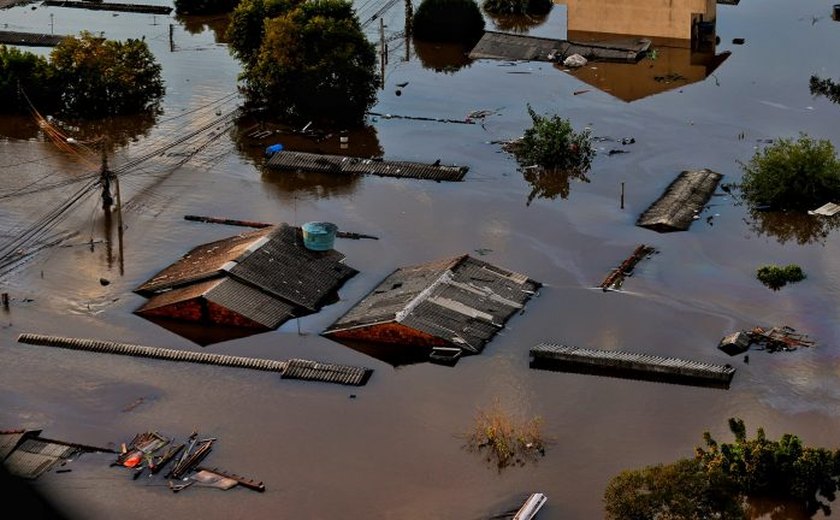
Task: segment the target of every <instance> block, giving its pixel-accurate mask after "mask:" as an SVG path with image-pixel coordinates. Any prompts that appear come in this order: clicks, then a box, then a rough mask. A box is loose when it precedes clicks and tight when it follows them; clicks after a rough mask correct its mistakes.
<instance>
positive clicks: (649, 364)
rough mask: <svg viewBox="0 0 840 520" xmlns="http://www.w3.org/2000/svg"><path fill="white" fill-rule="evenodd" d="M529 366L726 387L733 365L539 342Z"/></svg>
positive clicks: (731, 374)
mask: <svg viewBox="0 0 840 520" xmlns="http://www.w3.org/2000/svg"><path fill="white" fill-rule="evenodd" d="M530 354H531V368H536V369H543V370H555V371H559V372H574V373H581V374H593V375H604V376H612V377H623V378H628V379H641V380H645V381H658V382H663V383H677V384H687V385H695V386H710V387H717V388H729V384H730V383H731V382H732V378H733V376H734V375H735V369H734V368H733V367H732V366H730V365H717V364H712V363H703V362H700V361H691V360H686V359H678V358H673V357H663V356H657V355H652V354H640V353H635V352H625V351H620V350H601V349H587V348H580V347H573V346H569V345H559V344H554V343H541V344H539V345H537V346H535V347H533V348H532V349H531V352H530Z"/></svg>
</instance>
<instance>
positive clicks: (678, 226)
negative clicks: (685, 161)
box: [636, 169, 723, 233]
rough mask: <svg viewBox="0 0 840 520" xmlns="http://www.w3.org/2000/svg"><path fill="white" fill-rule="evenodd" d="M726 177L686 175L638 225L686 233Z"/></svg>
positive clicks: (706, 173)
mask: <svg viewBox="0 0 840 520" xmlns="http://www.w3.org/2000/svg"><path fill="white" fill-rule="evenodd" d="M722 177H723V175H721V174H719V173H716V172H713V171H711V170H707V169H703V170H694V171H684V172H682V173H681V174H680V175H679V176H678V177H677V178H676V179H674V181H673V182H671V184H670V185H668V188H667V189H666V190H665V193H663V194H662V196H661V197H659V199H657V200H656V202H654V203H653V204H651V205H650V207H649V208H648V209H647V210H645V212H644V213H642V215H641V216H640V217H639V220H637V221H636V225H637V226H641V227H645V228H648V229H652V230H654V231H659V232H660V233H663V232H667V231H685V230H687V229H688V228H689V227H690V226H691V223H692V222H694V220H695V217H696V216H697V214H699V213H700V212H701V211H702V210H703V208H704V207H705V205H706V203H707V202H708V201H709V199H710V198H711V196H712V194H713V193H714V192H715V189H717V185H718V182H720V179H721V178H722Z"/></svg>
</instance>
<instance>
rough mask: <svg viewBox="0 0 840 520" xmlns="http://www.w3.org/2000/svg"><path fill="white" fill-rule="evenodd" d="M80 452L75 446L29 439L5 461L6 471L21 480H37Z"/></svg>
mask: <svg viewBox="0 0 840 520" xmlns="http://www.w3.org/2000/svg"><path fill="white" fill-rule="evenodd" d="M77 451H78V449H77V448H74V447H73V446H67V445H64V444H59V443H55V442H49V441H43V440H38V439H28V440H26V441H24V442H23V443H22V444H21V445H20V446H18V448H17V449H16V450H15V451H13V452H12V453H11V454H10V455H9V456H8V457H7V458H6V460H5V464H6V469H8V470H9V473H11V474H12V475H17V476H19V477H21V478H26V479H36V478H38V477H39V476H41V475H42V474H43V473H44V472H46V471H49V470H50V469H51V468H52V467H53V466H54V465H55V464H57V463H58V462H60V461H62V460H64V459H69V458H70V457H72V456H73V455H74V454H75V453H76V452H77Z"/></svg>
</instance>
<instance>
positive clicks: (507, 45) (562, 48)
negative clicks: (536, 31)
mask: <svg viewBox="0 0 840 520" xmlns="http://www.w3.org/2000/svg"><path fill="white" fill-rule="evenodd" d="M649 47H650V40H648V39H645V38H626V37H624V38H622V37H613V38H610V39H605V40H603V41H592V42H586V43H577V42H572V41H566V40H557V39H554V38H539V37H536V36H528V35H524V34H510V33H501V32H494V31H486V32H485V33H484V35H483V36H482V37H481V39H480V40H479V41H478V43H477V44H476V45H475V47H473V49H472V51H470V58H471V59H474V60H475V59H481V58H489V59H496V60H523V61H546V62H554V63H562V62H563V60H564V59H566V58H567V57H569V56H572V55H575V54H579V55H581V56H583V57H584V58H586V59H587V60H589V61H593V60H594V61H618V62H625V63H628V62H629V63H635V62H637V61H639V60H640V59H641V58H642V56H643V55H644V53H645V52H647V50H648V48H649Z"/></svg>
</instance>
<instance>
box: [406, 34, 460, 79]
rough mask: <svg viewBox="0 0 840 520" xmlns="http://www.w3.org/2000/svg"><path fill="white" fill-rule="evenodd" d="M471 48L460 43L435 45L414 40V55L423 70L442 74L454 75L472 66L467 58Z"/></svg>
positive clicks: (435, 43) (434, 43)
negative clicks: (418, 59)
mask: <svg viewBox="0 0 840 520" xmlns="http://www.w3.org/2000/svg"><path fill="white" fill-rule="evenodd" d="M471 49H472V47H471V46H465V45H463V44H460V43H437V42H424V41H420V40H417V39H415V40H414V53H415V54H416V55H417V57H418V58H420V64H421V65H422V66H423V68H424V69H432V70H434V71H435V72H442V73H444V74H455V73H456V72H458V71H459V70H461V69H463V68H464V67H469V66H470V65H472V61H473V60H471V59H470V57H469V53H470V50H471Z"/></svg>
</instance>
